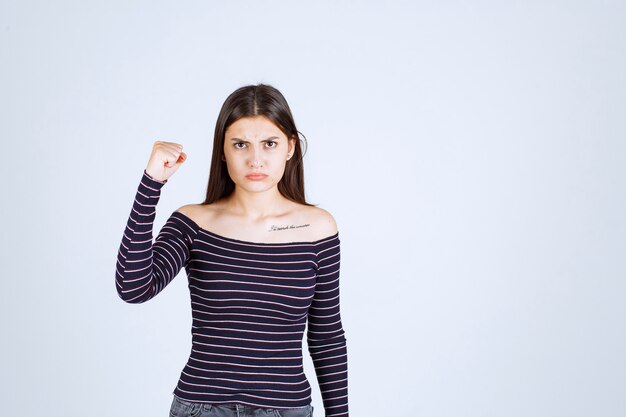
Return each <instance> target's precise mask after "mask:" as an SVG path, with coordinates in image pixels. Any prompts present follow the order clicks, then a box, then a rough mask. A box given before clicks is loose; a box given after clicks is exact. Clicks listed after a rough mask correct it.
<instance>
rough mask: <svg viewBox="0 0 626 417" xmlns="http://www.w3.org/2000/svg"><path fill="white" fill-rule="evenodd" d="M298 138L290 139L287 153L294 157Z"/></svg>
mask: <svg viewBox="0 0 626 417" xmlns="http://www.w3.org/2000/svg"><path fill="white" fill-rule="evenodd" d="M296 140H297V139H296V138H295V137H294V136H292V137H291V139H289V150H288V151H287V152H288V153H289V155H291V156H293V153H294V152H295V150H296Z"/></svg>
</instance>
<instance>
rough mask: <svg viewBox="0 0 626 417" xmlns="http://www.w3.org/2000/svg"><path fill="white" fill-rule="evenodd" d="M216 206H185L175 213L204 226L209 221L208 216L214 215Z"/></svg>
mask: <svg viewBox="0 0 626 417" xmlns="http://www.w3.org/2000/svg"><path fill="white" fill-rule="evenodd" d="M216 208H217V207H216V206H215V205H213V204H185V205H184V206H181V207H179V208H178V209H177V210H176V211H178V212H180V213H182V214H184V215H185V216H187V217H189V218H190V219H191V220H193V221H194V222H196V223H197V224H199V225H202V224H206V222H207V221H210V220H211V218H210V216H211V215H212V214H214V213H215V210H216Z"/></svg>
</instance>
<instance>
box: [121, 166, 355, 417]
mask: <svg viewBox="0 0 626 417" xmlns="http://www.w3.org/2000/svg"><path fill="white" fill-rule="evenodd" d="M166 182H167V181H163V182H161V181H157V180H155V179H153V178H151V177H150V176H149V175H148V174H147V173H146V171H145V170H144V172H143V175H142V178H141V181H140V183H139V187H138V190H137V194H136V196H135V201H134V204H133V207H132V210H131V212H130V216H129V219H128V223H127V225H126V229H125V231H124V234H123V237H122V242H121V245H120V248H119V252H118V256H117V265H116V276H115V282H116V287H117V292H118V294H119V296H120V297H121V298H122V299H123V300H124V301H126V302H129V303H143V302H145V301H148V300H150V299H151V298H153V297H154V296H156V295H157V294H158V293H159V292H161V291H162V290H163V289H164V288H165V287H166V286H167V285H168V284H169V283H170V282H171V281H172V280H173V279H174V277H175V276H176V275H177V274H178V273H179V272H180V270H181V269H182V268H183V267H184V268H185V271H186V273H187V279H188V285H189V291H190V294H191V308H192V318H193V322H192V329H191V334H192V350H191V354H190V356H189V360H188V362H187V364H186V365H185V367H184V368H183V370H182V372H181V375H180V379H179V381H178V384H177V386H176V388H175V389H174V395H176V396H177V397H179V398H182V399H184V400H187V401H194V402H205V403H212V404H224V403H239V404H245V405H252V406H257V407H266V408H292V407H302V406H305V405H307V404H309V403H310V402H311V386H310V384H309V382H308V380H307V378H306V375H305V374H304V368H303V363H302V360H303V357H302V338H303V335H304V330H305V326H306V324H307V322H308V328H307V343H308V347H309V354H310V355H311V358H312V360H313V364H314V367H315V373H316V376H317V381H318V383H319V386H320V391H321V394H322V400H323V403H324V408H325V411H326V416H348V362H347V346H346V338H345V334H344V330H343V327H342V324H341V316H340V308H339V305H340V303H339V270H340V242H339V234H338V233H335V234H334V235H332V236H328V237H326V238H323V239H320V240H317V241H313V242H288V243H259V242H247V241H243V240H238V239H233V238H229V237H225V236H220V235H218V234H216V233H213V232H211V231H209V230H206V229H203V228H201V227H200V226H199V225H198V224H196V223H195V222H194V221H193V220H191V219H190V218H189V217H187V216H186V215H184V214H183V213H181V212H178V211H175V212H173V213H172V214H171V216H170V218H169V219H168V220H167V222H166V223H165V225H164V226H163V228H162V229H161V231H160V232H159V234H158V236H157V237H156V239H155V240H154V243H153V239H152V238H153V222H154V218H155V215H156V205H157V203H158V201H159V198H160V192H161V188H162V187H163V186H164V185H165V183H166Z"/></svg>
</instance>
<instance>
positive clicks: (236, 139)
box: [230, 136, 280, 143]
mask: <svg viewBox="0 0 626 417" xmlns="http://www.w3.org/2000/svg"><path fill="white" fill-rule="evenodd" d="M276 139H280V138H279V137H278V136H272V137H269V138H267V139H264V140H262V141H261V142H267V141H270V140H272V141H273V140H276ZM230 140H231V141H239V142H245V143H250V142H249V141H247V140H243V139H239V138H230Z"/></svg>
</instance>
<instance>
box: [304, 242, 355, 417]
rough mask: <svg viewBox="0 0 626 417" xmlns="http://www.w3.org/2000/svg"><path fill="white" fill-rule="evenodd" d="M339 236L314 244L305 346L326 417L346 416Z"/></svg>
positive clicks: (346, 360)
mask: <svg viewBox="0 0 626 417" xmlns="http://www.w3.org/2000/svg"><path fill="white" fill-rule="evenodd" d="M339 264H340V242H339V234H338V233H337V234H335V235H334V236H331V237H329V238H328V239H324V240H322V241H320V242H318V243H317V284H316V287H315V295H314V297H313V302H312V304H311V306H310V307H309V313H308V330H307V343H308V346H309V353H310V354H311V359H312V360H313V365H314V367H315V373H316V375H317V381H318V383H319V386H320V392H321V394H322V401H323V403H324V409H325V411H326V417H330V416H343V417H347V416H348V351H347V345H346V337H345V334H344V330H343V327H342V325H341V316H340V309H339Z"/></svg>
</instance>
